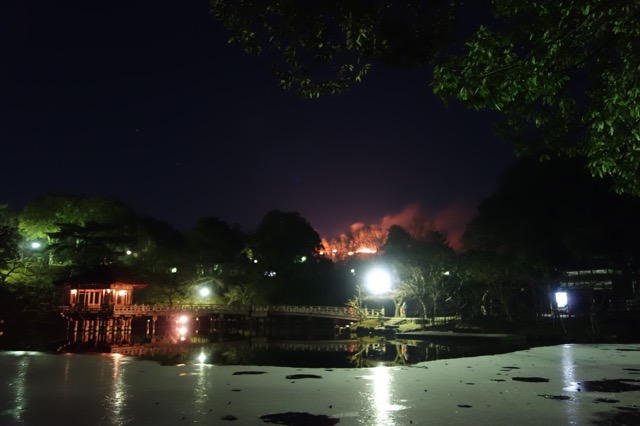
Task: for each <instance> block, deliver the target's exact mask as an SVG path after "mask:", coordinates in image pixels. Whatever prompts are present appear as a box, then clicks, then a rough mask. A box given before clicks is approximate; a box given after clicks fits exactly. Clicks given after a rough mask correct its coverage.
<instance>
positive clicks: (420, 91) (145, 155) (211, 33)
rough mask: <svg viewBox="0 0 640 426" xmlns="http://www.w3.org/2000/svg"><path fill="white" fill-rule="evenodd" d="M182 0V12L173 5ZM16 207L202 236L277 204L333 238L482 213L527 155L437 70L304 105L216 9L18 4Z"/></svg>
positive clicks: (7, 104) (5, 116)
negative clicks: (467, 105)
mask: <svg viewBox="0 0 640 426" xmlns="http://www.w3.org/2000/svg"><path fill="white" fill-rule="evenodd" d="M170 3H173V4H170ZM0 16H1V17H0V43H1V45H0V49H1V51H0V57H1V58H2V59H0V114H1V116H0V117H1V118H0V143H1V144H2V150H1V152H2V157H3V159H2V162H1V163H0V185H1V186H0V188H1V190H0V203H1V202H5V203H9V204H10V205H11V206H13V207H15V208H21V207H23V206H24V204H25V203H27V202H28V201H30V200H32V199H33V198H35V197H36V196H38V195H42V194H47V193H71V194H81V195H109V196H115V197H117V198H120V199H122V200H123V201H124V202H125V203H127V204H128V205H130V206H131V207H132V208H134V210H136V211H137V212H138V213H141V214H148V215H151V216H154V217H157V218H159V219H163V220H166V221H168V222H170V223H172V224H174V225H175V226H177V227H180V228H185V227H188V226H190V225H192V224H194V223H195V220H196V219H197V218H199V217H202V216H218V217H220V218H222V219H224V220H227V221H228V222H230V223H238V224H240V225H241V226H242V228H243V229H245V230H251V229H252V228H255V226H257V224H258V222H259V220H260V218H261V217H262V216H263V215H264V214H265V213H267V212H268V211H269V210H272V209H280V210H283V211H298V212H299V213H300V214H301V215H302V216H303V217H305V218H306V219H307V220H308V221H309V222H310V223H311V224H312V225H313V226H314V227H315V228H316V230H318V231H319V232H320V234H321V235H324V236H332V235H336V234H338V233H339V232H343V231H345V230H346V229H347V227H348V226H349V225H350V224H351V223H354V222H365V223H380V221H381V220H382V218H383V217H384V216H389V215H398V214H400V213H401V212H402V211H403V210H405V209H406V208H407V206H413V208H418V207H419V208H420V209H421V210H422V211H423V212H424V213H426V214H427V215H428V216H430V217H438V216H439V217H441V218H442V216H443V215H445V216H446V215H449V214H451V215H458V216H459V217H465V218H467V219H468V218H469V217H470V216H471V215H472V214H473V210H474V208H475V206H476V205H477V204H478V203H479V202H480V201H481V200H482V199H483V198H485V197H486V196H488V195H489V194H490V193H491V192H492V191H493V189H494V188H495V185H496V180H497V177H498V176H499V175H500V173H501V172H502V171H503V170H504V169H505V167H506V166H507V165H508V164H510V163H511V162H512V161H513V154H512V150H511V148H510V147H509V146H507V145H505V144H504V143H503V142H502V141H500V140H498V139H497V138H495V137H494V136H493V135H492V120H491V117H490V116H489V115H486V114H479V113H475V112H469V111H464V110H462V109H461V108H457V107H451V106H450V107H449V108H448V109H446V108H445V107H444V106H443V105H442V103H441V101H440V100H438V99H437V98H436V97H435V96H434V95H433V94H432V92H431V88H430V87H429V82H430V78H431V75H430V72H429V70H428V69H422V70H412V71H406V70H403V71H400V70H392V69H386V68H381V67H378V68H374V70H373V71H372V73H371V75H370V77H369V78H367V79H366V80H365V82H364V83H363V84H362V85H359V86H357V87H355V88H354V89H353V90H352V91H351V92H350V93H347V94H344V95H339V96H330V97H326V98H321V99H320V100H313V101H309V100H302V99H300V98H297V97H296V95H295V94H294V93H290V92H285V91H283V90H282V89H280V88H279V87H278V85H277V80H276V79H275V77H274V76H273V75H272V74H271V72H270V68H269V62H268V60H266V59H261V58H255V57H249V56H246V55H245V54H244V53H242V52H241V51H240V50H239V48H238V47H235V46H229V45H228V44H227V43H226V35H225V33H224V31H223V30H222V29H221V28H220V26H219V24H217V22H216V21H215V19H214V17H213V16H212V15H211V14H210V13H209V6H208V2H207V0H191V1H173V2H157V1H135V0H130V1H124V0H123V1H105V2H93V1H83V2H80V1H24V2H23V1H9V2H2V5H1V6H0Z"/></svg>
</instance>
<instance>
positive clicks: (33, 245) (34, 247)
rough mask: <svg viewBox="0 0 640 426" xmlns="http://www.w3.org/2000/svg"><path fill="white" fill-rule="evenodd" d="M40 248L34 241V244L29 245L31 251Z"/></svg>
mask: <svg viewBox="0 0 640 426" xmlns="http://www.w3.org/2000/svg"><path fill="white" fill-rule="evenodd" d="M40 246H41V244H40V243H39V242H37V241H34V242H32V243H31V248H32V249H39V248H40Z"/></svg>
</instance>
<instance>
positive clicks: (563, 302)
mask: <svg viewBox="0 0 640 426" xmlns="http://www.w3.org/2000/svg"><path fill="white" fill-rule="evenodd" d="M556 303H557V304H558V308H566V307H567V304H568V303H569V298H568V297H567V293H566V292H565V291H559V292H557V293H556Z"/></svg>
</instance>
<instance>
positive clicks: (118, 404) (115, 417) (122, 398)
mask: <svg viewBox="0 0 640 426" xmlns="http://www.w3.org/2000/svg"><path fill="white" fill-rule="evenodd" d="M109 358H110V361H111V367H112V371H111V379H110V380H108V383H110V388H111V389H110V392H109V393H107V395H106V396H105V398H104V403H105V406H106V408H107V413H106V416H105V417H106V419H105V420H107V421H109V423H110V424H114V425H121V424H124V423H126V418H125V416H124V414H123V413H124V410H125V408H126V401H127V385H126V382H125V377H124V372H125V371H126V370H125V369H123V368H122V365H121V364H122V362H123V356H122V355H120V354H112V355H111V356H110V357H109Z"/></svg>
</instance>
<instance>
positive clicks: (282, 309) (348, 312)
mask: <svg viewBox="0 0 640 426" xmlns="http://www.w3.org/2000/svg"><path fill="white" fill-rule="evenodd" d="M64 311H65V312H72V311H73V312H92V311H93V310H92V309H82V308H80V309H79V308H78V307H65V309H64ZM103 311H104V309H101V310H100V312H103ZM364 311H365V313H366V315H367V316H369V317H377V316H380V314H381V312H380V310H379V309H365V310H364ZM104 312H105V313H106V311H104ZM112 312H113V314H115V315H149V314H154V313H157V314H167V313H173V312H175V313H179V312H195V313H200V312H202V313H216V314H225V313H229V314H244V315H251V314H252V313H262V314H267V315H268V314H276V315H278V314H280V315H282V314H284V315H286V314H294V315H295V314H297V315H312V316H329V317H332V316H333V317H343V318H344V317H348V318H354V319H356V318H357V316H358V315H357V313H356V312H355V311H354V310H353V309H352V308H349V307H344V306H301V305H271V306H230V305H218V304H174V305H164V304H163V305H158V304H139V305H128V306H114V307H113V311H112Z"/></svg>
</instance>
